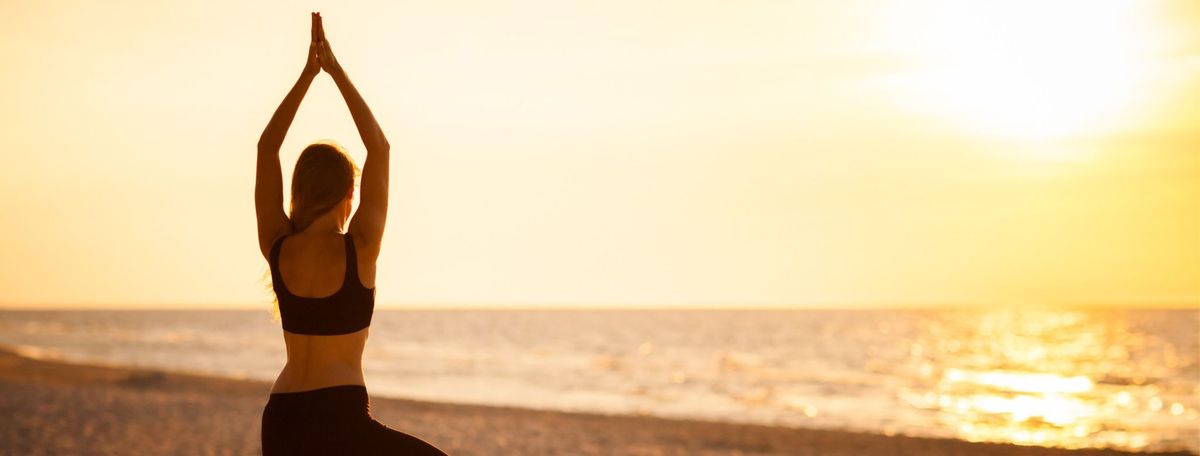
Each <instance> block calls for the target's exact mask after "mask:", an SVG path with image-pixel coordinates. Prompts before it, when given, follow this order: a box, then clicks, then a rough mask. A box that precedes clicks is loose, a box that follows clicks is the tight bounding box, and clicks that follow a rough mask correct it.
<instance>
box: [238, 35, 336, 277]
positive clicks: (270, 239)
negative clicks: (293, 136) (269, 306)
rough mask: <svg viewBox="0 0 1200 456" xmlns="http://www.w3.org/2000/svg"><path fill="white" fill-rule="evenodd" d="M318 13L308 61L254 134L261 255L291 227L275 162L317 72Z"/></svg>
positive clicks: (280, 176) (264, 255)
mask: <svg viewBox="0 0 1200 456" xmlns="http://www.w3.org/2000/svg"><path fill="white" fill-rule="evenodd" d="M318 38H319V35H318V16H317V15H316V14H315V13H314V14H313V19H312V42H311V43H310V44H309V46H308V63H306V64H305V65H304V71H303V72H301V73H300V79H299V80H297V81H296V84H295V85H294V86H292V90H291V91H289V92H288V94H287V96H286V97H284V98H283V102H282V103H280V104H279V107H278V108H276V109H275V115H273V116H271V121H270V122H269V123H267V128H266V129H264V130H263V132H262V136H261V137H259V138H258V167H257V171H256V173H255V174H256V176H255V182H254V209H255V213H256V214H257V215H258V248H259V249H260V250H262V254H263V257H264V258H267V257H269V256H270V253H271V244H272V243H274V241H275V238H277V237H279V235H281V234H283V233H284V232H285V230H288V229H291V221H290V220H288V217H287V213H286V212H284V210H283V174H282V172H281V170H280V164H279V148H280V147H281V146H282V145H283V138H284V136H286V135H287V131H288V128H290V127H291V126H292V120H293V119H295V118H296V110H297V109H299V108H300V102H301V101H302V100H304V95H305V94H306V93H307V92H308V87H309V86H310V85H312V81H313V79H314V78H316V77H317V75H318V74H320V73H321V65H320V63H319V62H318V61H317V39H318Z"/></svg>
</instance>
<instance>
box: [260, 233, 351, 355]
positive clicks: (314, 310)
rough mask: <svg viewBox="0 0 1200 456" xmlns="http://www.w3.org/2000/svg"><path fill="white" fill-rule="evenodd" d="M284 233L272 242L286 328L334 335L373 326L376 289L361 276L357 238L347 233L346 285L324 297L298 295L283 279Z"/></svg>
mask: <svg viewBox="0 0 1200 456" xmlns="http://www.w3.org/2000/svg"><path fill="white" fill-rule="evenodd" d="M288 236H290V234H289V235H284V236H281V237H280V238H279V239H276V240H275V245H273V246H271V257H270V261H269V262H268V263H269V264H270V267H271V286H272V287H273V288H274V289H275V296H276V297H277V298H278V299H279V314H280V317H281V318H282V319H283V329H284V330H286V331H289V332H293V333H297V334H312V335H319V336H331V335H336V334H349V333H352V332H355V331H359V330H362V329H363V328H366V327H368V326H371V314H372V313H374V312H375V289H374V288H367V287H364V286H363V285H362V282H360V281H359V279H358V255H356V254H355V252H354V239H353V238H351V237H350V235H348V234H343V235H342V236H343V238H344V239H345V240H346V275H345V277H344V278H343V279H342V287H341V288H339V289H338V291H336V292H334V293H333V294H332V295H329V296H325V297H322V298H308V297H304V296H296V295H294V294H292V293H291V292H290V291H288V289H287V285H285V284H284V283H283V274H282V273H280V272H279V249H280V248H281V247H282V246H283V240H284V239H286V238H287V237H288Z"/></svg>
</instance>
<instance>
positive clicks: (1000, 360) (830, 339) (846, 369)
mask: <svg viewBox="0 0 1200 456" xmlns="http://www.w3.org/2000/svg"><path fill="white" fill-rule="evenodd" d="M279 331H280V330H279V328H278V323H277V322H275V321H272V319H271V317H270V315H269V313H267V312H265V311H62V312H55V311H50V312H46V311H0V343H3V344H9V345H17V346H20V348H21V350H22V351H23V352H25V353H27V354H31V355H37V356H48V357H61V358H65V359H71V360H82V361H91V362H103V363H112V364H120V365H138V366H149V367H164V368H170V369H178V370H188V371H200V372H206V373H215V374H220V375H228V376H236V377H248V378H260V379H266V380H270V379H273V378H274V376H275V375H276V374H277V373H278V372H279V369H280V368H281V367H282V366H283V362H284V356H285V355H284V351H283V345H282V344H283V342H282V338H281V337H280V335H279ZM364 362H365V370H366V374H367V382H368V387H369V388H370V389H371V391H372V394H376V395H396V396H407V397H416V398H424V399H432V400H443V401H455V402H470V403H485V404H502V405H516V406H526V407H536V408H551V409H560V410H585V411H598V412H613V413H645V414H653V415H660V416H676V417H691V418H701V419H711V420H721V421H736V422H754V423H764V424H772V425H782V426H807V427H829V428H848V429H856V430H864V431H870V432H880V433H885V434H906V435H920V436H937V437H955V438H961V439H966V440H973V441H996V442H1012V443H1017V444H1025V445H1044V446H1062V447H1114V448H1124V449H1134V450H1141V449H1145V450H1166V449H1191V450H1192V451H1197V452H1200V310H1163V311H1160V310H1089V311H1080V310H1029V309H1022V310H997V311H940V310H938V311H935V310H912V311H906V310H886V311H884V310H880V311H876V310H853V311H758V310H755V311H709V310H704V311H701V310H689V311H667V310H662V311H657V310H656V311H627V310H620V311H473V310H471V311H378V312H376V315H375V320H374V324H373V326H372V328H371V340H370V342H369V343H368V346H367V352H366V354H365V360H364Z"/></svg>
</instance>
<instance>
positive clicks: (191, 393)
mask: <svg viewBox="0 0 1200 456" xmlns="http://www.w3.org/2000/svg"><path fill="white" fill-rule="evenodd" d="M269 391H270V385H269V384H267V383H264V382H259V381H246V380H236V379H227V378H217V377H206V376H199V375H190V374H182V373H174V372H161V371H153V370H142V369H125V368H113V367H103V366H92V365H81V364H69V363H62V362H56V361H48V360H38V359H31V358H28V357H23V356H20V355H17V354H15V353H14V352H12V351H9V350H2V351H0V453H2V454H4V455H49V454H78V455H118V454H119V455H140V454H147V455H150V454H153V455H167V454H171V455H254V454H259V426H260V424H259V419H260V416H261V413H262V407H263V405H264V404H265V402H266V398H267V395H268V394H269ZM371 407H372V411H373V414H374V415H375V417H376V418H377V419H378V420H379V421H381V422H383V423H385V424H387V425H388V426H391V427H393V428H396V429H400V430H403V431H405V432H408V433H411V434H414V435H417V436H420V437H422V438H424V439H426V440H428V441H430V442H432V443H434V444H435V445H437V446H439V447H440V448H442V449H444V450H446V451H448V452H449V453H451V454H454V455H496V454H516V455H764V456H765V455H862V454H888V455H892V454H920V455H952V454H963V455H965V454H970V455H1068V454H1069V455H1118V454H1130V453H1124V452H1119V451H1112V450H1064V449H1050V448H1037V447H1023V446H1015V445H998V444H981V443H970V442H963V441H957V440H949V439H927V438H912V437H903V436H891V437H889V436H884V435H874V434H864V433H853V432H842V431H829V430H807V429H789V428H775V427H768V426H752V425H737V424H724V423H711V422H700V421H687V420H671V419H661V418H651V417H637V416H606V415H596V414H582V413H562V412H550V411H537V410H526V409H518V408H506V407H488V406H475V405H460V404H444V403H431V402H421V401H411V400H399V399H385V398H372V400H371ZM1142 454H1145V453H1142ZM1158 454H1181V455H1182V454H1188V453H1158Z"/></svg>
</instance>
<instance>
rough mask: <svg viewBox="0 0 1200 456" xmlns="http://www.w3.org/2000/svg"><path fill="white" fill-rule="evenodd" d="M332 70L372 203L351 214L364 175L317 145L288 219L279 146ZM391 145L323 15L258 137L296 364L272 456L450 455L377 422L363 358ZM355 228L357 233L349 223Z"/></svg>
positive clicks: (270, 256) (265, 419) (268, 426)
mask: <svg viewBox="0 0 1200 456" xmlns="http://www.w3.org/2000/svg"><path fill="white" fill-rule="evenodd" d="M321 70H325V72H326V73H329V75H330V76H331V77H333V80H334V82H335V83H336V84H337V87H338V90H340V91H341V93H342V97H343V98H345V100H346V105H347V106H349V107H350V115H351V117H353V118H354V124H355V125H356V126H357V127H358V133H359V135H360V136H361V137H362V141H363V144H364V145H365V146H366V149H367V159H366V161H365V162H364V163H363V169H362V195H361V197H360V203H359V207H358V211H357V212H355V213H354V217H353V218H350V213H351V210H350V209H351V201H352V199H353V197H354V177H355V174H356V173H357V169H356V167H355V165H354V163H353V162H352V161H351V160H350V157H349V156H347V155H346V153H345V152H344V151H342V149H341V148H340V147H338V146H336V145H334V144H326V143H318V144H313V145H310V146H308V147H307V148H305V149H304V151H303V152H302V153H301V154H300V159H299V160H298V161H297V162H296V172H295V174H294V175H293V176H292V201H291V210H290V214H285V213H284V211H283V183H282V180H283V178H282V176H281V174H280V165H279V147H280V145H281V144H283V137H284V134H286V133H287V130H288V127H289V126H290V125H291V123H292V119H293V118H294V117H295V116H296V109H297V108H298V107H299V106H300V100H301V99H303V98H304V94H305V92H307V91H308V86H309V85H310V84H311V83H312V81H313V78H315V77H316V76H317V75H318V74H320V72H321ZM388 150H389V146H388V142H387V139H386V138H384V136H383V131H382V130H380V128H379V124H378V123H376V122H375V117H374V115H372V114H371V110H370V109H368V108H367V104H366V102H364V101H363V99H362V97H361V96H359V94H358V91H357V90H356V89H355V88H354V85H353V84H351V83H350V79H349V78H347V77H346V73H345V72H344V71H342V67H341V66H340V65H339V64H338V62H337V59H335V58H334V56H333V52H332V51H331V50H330V48H329V42H328V41H326V40H325V32H324V30H323V28H322V25H321V16H320V15H319V14H317V13H314V14H313V17H312V43H311V44H310V45H309V50H308V64H307V65H305V66H304V71H303V73H301V75H300V80H299V81H297V82H296V85H295V86H294V87H292V90H291V92H289V93H288V94H287V97H285V98H284V99H283V103H282V104H280V105H279V108H278V109H277V110H276V111H275V115H274V116H273V117H271V122H270V123H269V124H267V128H266V130H264V131H263V134H262V137H261V138H260V139H259V141H258V176H257V182H256V183H255V189H254V201H255V207H256V212H257V214H258V244H259V248H260V249H261V250H262V253H263V256H264V257H266V259H267V262H268V264H269V265H270V267H271V281H272V286H273V287H274V289H275V294H276V297H277V298H278V300H279V311H280V315H281V317H282V319H283V340H284V343H285V344H286V345H287V364H285V365H284V366H283V371H282V372H280V373H279V378H278V379H276V380H275V385H274V386H273V387H272V388H271V397H270V400H268V401H267V405H266V408H265V409H264V410H263V416H262V450H263V454H264V455H265V456H271V455H294V454H347V455H350V454H353V455H365V454H388V455H410V454H411V455H445V453H443V452H442V451H440V450H438V449H437V448H435V447H434V446H432V445H430V444H428V443H426V442H424V441H422V440H420V439H418V438H416V437H413V436H410V435H408V434H405V433H402V432H400V431H396V430H393V429H390V428H388V427H387V426H384V425H383V424H381V423H379V422H378V421H375V419H374V418H372V417H371V414H370V409H369V403H368V399H367V389H366V386H365V381H364V380H363V371H362V352H363V347H364V345H365V344H366V342H367V328H368V326H369V325H370V324H371V314H372V312H373V311H374V307H375V287H374V285H375V259H376V258H377V257H378V256H379V243H380V239H381V238H382V236H383V225H384V219H385V217H386V215H387V185H388ZM348 219H349V222H350V225H349V228H348V229H344V228H346V221H347V220H348Z"/></svg>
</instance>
